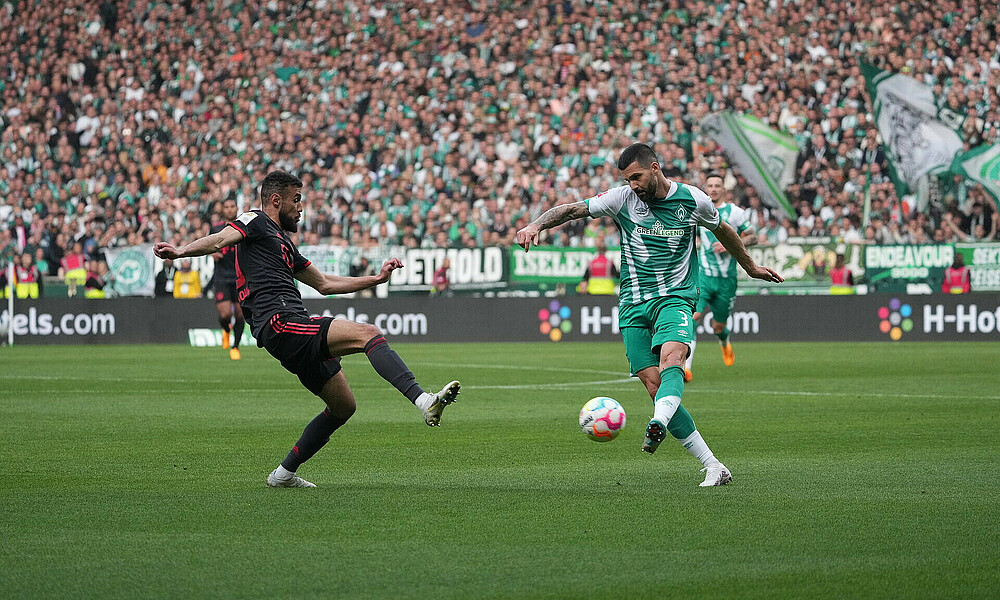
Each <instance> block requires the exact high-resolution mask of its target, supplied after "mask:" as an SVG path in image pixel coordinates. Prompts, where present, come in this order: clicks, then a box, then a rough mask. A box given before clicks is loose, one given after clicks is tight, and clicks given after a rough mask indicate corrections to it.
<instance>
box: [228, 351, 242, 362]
mask: <svg viewBox="0 0 1000 600" xmlns="http://www.w3.org/2000/svg"><path fill="white" fill-rule="evenodd" d="M229 358H231V359H233V360H239V359H241V358H243V357H242V356H240V349H239V348H230V349H229Z"/></svg>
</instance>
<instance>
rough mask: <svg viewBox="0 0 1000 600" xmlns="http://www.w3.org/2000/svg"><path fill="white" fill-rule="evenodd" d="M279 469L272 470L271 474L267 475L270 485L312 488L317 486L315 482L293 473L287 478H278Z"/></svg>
mask: <svg viewBox="0 0 1000 600" xmlns="http://www.w3.org/2000/svg"><path fill="white" fill-rule="evenodd" d="M277 473H278V470H277V469H275V470H273V471H271V474H270V475H268V476H267V485H268V487H289V488H312V487H316V484H315V483H310V482H308V481H306V480H305V479H302V478H301V477H299V476H298V475H295V474H293V475H292V476H291V477H289V478H287V479H279V478H278V475H277Z"/></svg>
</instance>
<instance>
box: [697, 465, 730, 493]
mask: <svg viewBox="0 0 1000 600" xmlns="http://www.w3.org/2000/svg"><path fill="white" fill-rule="evenodd" d="M701 472H702V473H705V481H702V482H701V483H699V484H698V485H699V486H700V487H712V486H716V485H726V484H727V483H729V482H730V481H732V480H733V475H732V473H730V472H729V469H727V468H726V465H724V464H722V463H720V462H718V461H716V462H714V463H712V464H710V465H709V466H707V467H705V468H704V469H702V470H701Z"/></svg>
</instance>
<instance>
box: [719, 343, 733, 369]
mask: <svg viewBox="0 0 1000 600" xmlns="http://www.w3.org/2000/svg"><path fill="white" fill-rule="evenodd" d="M735 362H736V353H734V352H733V345H732V344H730V343H726V344H725V345H724V346H722V364H724V365H726V366H727V367H731V366H733V363H735Z"/></svg>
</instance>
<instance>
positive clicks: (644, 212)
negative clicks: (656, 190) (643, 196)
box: [635, 201, 649, 218]
mask: <svg viewBox="0 0 1000 600" xmlns="http://www.w3.org/2000/svg"><path fill="white" fill-rule="evenodd" d="M648 215H649V205H648V204H646V203H645V202H642V201H639V202H636V203H635V216H637V217H640V218H642V217H645V216H648Z"/></svg>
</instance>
